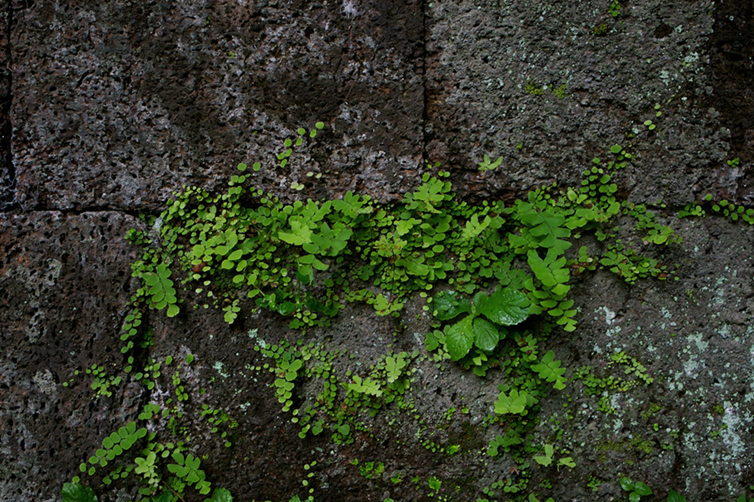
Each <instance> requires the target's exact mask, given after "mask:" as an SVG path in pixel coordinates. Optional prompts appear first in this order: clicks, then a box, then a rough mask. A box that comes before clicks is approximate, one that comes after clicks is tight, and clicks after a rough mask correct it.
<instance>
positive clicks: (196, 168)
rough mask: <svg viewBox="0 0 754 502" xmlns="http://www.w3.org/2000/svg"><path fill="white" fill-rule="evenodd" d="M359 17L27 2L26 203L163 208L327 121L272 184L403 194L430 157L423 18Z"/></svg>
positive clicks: (338, 11)
mask: <svg viewBox="0 0 754 502" xmlns="http://www.w3.org/2000/svg"><path fill="white" fill-rule="evenodd" d="M348 5H350V7H348ZM348 5H346V6H345V7H344V5H341V4H340V3H327V2H326V3H324V4H316V3H315V4H308V5H307V4H304V3H301V2H282V1H272V2H267V1H262V2H220V3H205V2H189V3H178V4H166V3H149V2H105V3H102V2H88V3H87V2H85V3H83V4H77V5H76V6H75V7H74V6H72V5H69V4H58V5H57V6H56V4H49V3H39V4H36V5H34V6H33V7H30V8H22V5H21V4H19V5H18V6H17V9H16V10H15V11H14V19H15V22H14V30H13V33H12V39H11V44H10V45H11V51H12V59H13V61H14V72H13V73H14V74H13V96H14V99H13V105H12V115H13V122H14V124H15V126H14V132H13V152H14V154H13V155H14V157H13V162H14V166H15V169H16V171H17V180H18V190H17V192H16V198H17V201H18V203H19V204H20V205H21V207H22V208H24V209H25V210H29V209H60V210H68V209H75V210H80V209H82V208H93V207H100V208H112V209H121V210H141V209H145V208H149V209H152V210H156V209H158V208H159V207H160V206H161V205H162V203H163V202H164V200H165V199H166V198H167V197H168V196H169V195H170V193H171V192H172V191H174V190H176V189H178V188H180V187H181V186H182V185H184V184H190V185H201V186H205V187H208V188H212V187H213V186H214V185H215V184H217V183H224V182H225V179H226V177H227V175H228V173H230V172H232V171H233V169H235V165H236V164H237V163H239V162H253V161H256V160H262V161H267V162H270V163H271V162H272V161H273V154H274V153H277V151H278V150H279V149H280V145H279V138H281V137H283V136H286V135H292V134H293V131H295V129H296V128H297V127H301V126H302V125H303V126H305V127H309V128H311V127H313V126H314V122H315V121H317V120H323V121H326V122H327V123H328V124H329V125H330V130H331V133H330V134H331V138H330V139H331V141H330V142H328V144H329V148H327V149H326V151H321V152H318V154H317V155H316V156H315V158H313V159H310V160H309V162H307V165H306V166H299V167H294V168H293V169H288V170H282V169H281V170H280V171H279V172H278V173H277V174H276V175H275V176H274V177H273V178H272V179H270V180H265V181H267V182H268V183H270V184H271V185H272V186H275V187H278V186H279V187H280V188H285V187H288V186H290V184H291V183H292V182H293V181H300V182H307V178H306V176H305V173H306V172H307V171H309V170H315V171H321V172H323V173H325V172H327V173H330V174H329V175H328V177H327V178H329V179H330V180H331V181H330V184H331V185H333V186H330V187H328V183H327V182H325V183H323V184H322V186H321V187H318V188H316V189H314V190H313V192H314V193H317V192H319V195H331V194H333V193H335V194H337V193H340V192H341V191H342V189H343V187H345V188H350V189H352V190H359V191H362V192H363V191H369V192H372V193H373V194H374V195H376V196H379V197H380V198H391V197H393V198H395V197H398V195H399V192H401V190H402V188H401V177H402V176H404V175H405V172H406V171H408V172H412V171H414V170H415V169H416V167H417V165H418V164H419V163H420V158H421V140H422V135H421V124H422V119H423V117H422V105H423V87H422V82H421V78H420V77H421V68H422V46H423V41H422V39H421V34H422V32H421V30H416V29H414V28H415V27H416V26H421V24H422V18H421V10H420V5H419V3H418V2H389V1H388V2H382V1H377V2H374V3H359V4H358V5H357V4H355V3H348ZM327 178H326V179H327ZM308 184H309V186H310V187H311V182H308Z"/></svg>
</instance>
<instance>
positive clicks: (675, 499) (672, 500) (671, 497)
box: [667, 488, 746, 502]
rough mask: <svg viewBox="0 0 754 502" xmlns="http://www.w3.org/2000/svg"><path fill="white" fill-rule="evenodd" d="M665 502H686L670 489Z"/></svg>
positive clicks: (681, 496) (684, 498)
mask: <svg viewBox="0 0 754 502" xmlns="http://www.w3.org/2000/svg"><path fill="white" fill-rule="evenodd" d="M667 502H688V501H687V500H686V497H684V496H683V495H681V494H680V493H678V492H677V491H675V490H673V489H672V488H671V489H670V492H669V493H668V500H667ZM744 502H746V497H744Z"/></svg>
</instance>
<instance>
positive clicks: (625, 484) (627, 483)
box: [620, 476, 634, 492]
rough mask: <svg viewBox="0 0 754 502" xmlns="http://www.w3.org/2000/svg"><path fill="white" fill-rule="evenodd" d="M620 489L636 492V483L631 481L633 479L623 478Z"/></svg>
mask: <svg viewBox="0 0 754 502" xmlns="http://www.w3.org/2000/svg"><path fill="white" fill-rule="evenodd" d="M620 487H621V488H623V489H624V490H626V491H627V492H632V491H634V482H633V480H631V478H627V477H625V476H624V477H622V478H620Z"/></svg>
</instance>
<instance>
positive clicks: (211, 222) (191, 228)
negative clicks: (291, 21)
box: [64, 123, 738, 502]
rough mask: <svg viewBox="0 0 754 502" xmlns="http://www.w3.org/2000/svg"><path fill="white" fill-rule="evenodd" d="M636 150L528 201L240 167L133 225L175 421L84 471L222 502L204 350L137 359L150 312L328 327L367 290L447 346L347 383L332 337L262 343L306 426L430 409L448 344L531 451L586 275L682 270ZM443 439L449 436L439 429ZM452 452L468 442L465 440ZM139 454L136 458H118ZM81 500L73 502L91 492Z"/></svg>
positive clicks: (115, 448)
mask: <svg viewBox="0 0 754 502" xmlns="http://www.w3.org/2000/svg"><path fill="white" fill-rule="evenodd" d="M322 128H323V124H322V123H317V125H316V127H315V128H313V129H312V130H311V131H308V132H307V131H306V130H304V129H299V130H298V131H297V133H298V136H297V137H296V138H295V139H287V140H286V141H285V143H284V147H285V148H284V150H283V151H282V152H281V153H280V154H279V155H278V160H279V161H280V163H279V164H278V166H277V167H276V169H285V168H286V166H287V164H288V162H289V161H290V159H291V156H292V153H293V151H294V149H295V148H299V147H301V146H302V145H303V144H304V141H305V140H306V139H307V138H313V137H315V136H316V133H317V131H318V130H321V129H322ZM631 158H632V155H631V153H630V151H629V149H627V148H624V147H623V146H621V145H614V146H613V147H612V148H611V149H610V158H609V159H608V160H607V161H602V160H601V159H597V158H595V159H594V161H593V163H592V165H591V166H590V167H589V168H588V169H586V170H585V171H584V173H583V181H582V183H581V185H580V186H577V187H566V188H561V187H559V186H558V185H557V184H555V183H553V184H552V185H549V186H546V187H543V188H540V189H536V190H533V191H531V192H530V193H529V194H528V196H527V197H526V199H524V200H517V201H515V202H514V203H513V204H510V205H506V204H504V203H503V202H502V201H493V202H488V201H484V202H482V204H480V205H471V204H468V203H467V202H464V201H461V200H459V199H458V197H457V196H456V195H455V193H454V192H453V190H452V184H451V183H450V181H449V180H448V179H449V177H450V173H448V172H446V171H442V170H440V169H439V166H438V165H430V164H426V165H425V171H426V172H425V174H423V175H422V178H421V179H422V183H421V184H420V185H419V186H418V187H417V188H416V190H414V191H412V192H410V193H407V194H406V195H405V197H404V199H403V200H402V202H401V203H398V204H380V203H378V202H377V201H375V200H374V199H372V198H370V197H369V196H366V195H357V194H353V193H351V192H348V193H346V194H345V196H344V197H343V198H342V199H336V200H325V201H315V200H311V199H306V200H295V201H293V202H285V201H283V200H281V199H280V198H278V197H276V196H274V195H272V194H268V193H265V192H264V191H263V190H261V189H259V188H255V187H254V186H253V182H254V179H255V174H254V173H256V172H258V171H259V170H260V169H261V163H259V162H257V163H254V164H253V165H252V169H251V172H249V166H248V165H247V164H239V165H238V173H237V174H235V175H233V176H232V177H231V179H230V180H229V183H228V188H227V190H226V191H225V192H224V193H221V194H211V193H209V192H207V191H205V190H203V189H201V188H196V187H186V188H184V190H182V191H181V192H180V193H177V194H175V197H174V198H173V199H171V200H169V201H168V203H167V206H168V207H167V209H166V210H165V211H164V212H163V213H162V214H161V215H160V217H159V218H157V219H153V220H152V221H150V224H152V226H153V228H154V229H155V233H154V234H152V235H150V234H147V233H142V232H140V231H137V230H135V229H134V230H131V231H129V233H128V235H127V236H126V237H127V239H128V240H129V241H130V242H132V243H133V244H135V245H139V246H142V247H143V249H144V251H143V254H142V256H141V258H140V259H139V260H137V261H136V262H135V263H134V264H133V267H132V268H133V275H134V276H135V277H137V278H139V279H140V281H141V287H140V288H139V289H138V291H137V292H136V293H135V294H134V296H133V297H132V298H131V302H130V306H129V312H130V313H129V314H128V316H127V317H126V323H125V324H124V326H123V332H122V335H121V340H122V342H123V346H122V353H123V354H124V357H126V358H127V361H128V365H127V366H126V367H125V368H124V372H125V373H126V374H127V375H130V376H131V378H132V379H133V380H136V381H140V382H141V383H142V384H144V385H145V387H146V388H147V389H148V390H150V389H152V388H153V387H154V382H155V381H156V380H157V379H159V378H160V377H161V376H162V374H163V373H165V374H167V372H166V369H167V368H168V367H170V366H171V365H174V366H175V367H176V370H175V372H174V373H172V382H173V388H174V391H175V401H173V400H172V398H171V399H169V400H168V401H166V402H163V403H157V402H150V403H149V404H147V405H145V407H144V409H143V411H142V413H141V414H140V415H139V421H140V422H141V423H142V424H148V423H150V421H154V422H152V423H153V424H154V425H157V424H166V425H167V426H166V427H155V430H160V429H161V430H164V431H169V434H167V432H160V433H150V434H146V429H145V427H144V425H142V426H141V427H137V426H136V425H135V424H134V423H133V422H132V423H130V424H128V425H127V426H125V431H126V436H122V435H121V434H120V432H119V431H120V430H119V431H117V432H114V433H113V434H112V435H111V436H109V437H108V438H107V439H106V440H105V441H107V443H105V442H103V448H101V449H98V450H97V453H96V454H95V455H94V456H92V457H91V458H90V459H89V464H91V466H88V465H87V464H86V462H84V463H82V469H81V472H82V475H87V476H92V475H94V474H95V471H97V469H100V470H103V469H106V468H107V467H108V466H109V467H110V468H111V470H110V471H108V472H109V473H108V474H106V475H105V477H103V478H101V479H102V484H103V485H105V486H109V485H110V484H111V483H115V482H119V483H122V481H120V480H122V479H124V478H126V477H128V476H132V477H133V478H135V479H136V480H137V481H138V485H139V489H138V495H139V496H140V497H141V498H142V500H152V501H159V502H167V501H168V500H170V501H175V500H182V497H183V495H184V493H185V492H186V490H187V489H195V490H197V491H198V492H199V493H200V494H202V495H207V496H209V494H210V493H212V498H211V499H207V500H212V501H213V502H220V501H223V502H225V501H227V500H230V498H228V497H231V496H230V494H229V493H227V490H224V489H221V488H218V489H215V490H214V491H213V492H212V491H211V490H212V489H211V483H210V482H209V481H208V480H207V479H206V476H205V474H204V472H203V470H202V469H201V460H200V459H199V458H198V457H196V456H194V455H193V454H192V453H190V449H189V446H188V444H187V441H183V440H177V439H175V437H176V436H178V437H180V436H181V435H182V432H181V431H182V430H184V429H182V426H181V425H180V424H181V419H182V408H181V403H182V402H185V401H186V400H187V399H190V397H189V395H188V394H187V393H186V391H185V389H184V387H183V386H182V385H181V378H180V374H181V368H186V367H187V366H188V365H190V364H191V362H192V361H191V360H190V359H189V358H187V359H186V361H185V362H183V363H180V364H179V363H178V362H177V361H173V358H172V357H168V358H167V359H165V360H161V361H156V360H152V359H150V358H147V359H146V362H143V363H137V361H136V360H135V358H134V354H135V351H136V350H137V349H139V348H143V349H147V350H148V349H149V347H150V345H151V334H150V332H149V328H148V326H145V323H144V322H143V320H144V319H145V314H146V312H147V311H148V310H154V311H165V313H166V315H167V316H168V317H175V316H179V315H180V314H181V312H182V311H184V310H186V309H190V308H200V307H205V308H209V307H210V306H211V307H214V308H217V309H222V310H223V312H224V319H225V321H226V322H228V323H230V324H232V323H233V322H235V321H236V319H237V318H238V316H239V315H241V312H242V310H243V309H246V308H248V307H247V306H248V305H251V308H252V309H266V310H271V311H273V312H276V313H277V314H279V315H281V316H285V317H287V318H288V319H289V326H290V328H291V329H295V330H300V332H301V335H302V339H303V337H305V335H306V332H307V330H308V329H309V328H311V327H314V326H328V325H329V323H330V322H331V320H332V319H333V318H334V317H336V316H337V315H338V312H339V311H341V310H342V309H343V308H344V307H345V306H346V304H347V303H349V302H365V303H367V304H369V305H371V306H372V307H373V308H374V310H375V312H376V314H377V315H392V316H396V317H399V316H400V315H401V312H402V310H403V308H404V305H405V304H406V303H407V302H410V301H415V302H419V303H420V304H421V305H422V308H423V309H424V310H425V311H426V312H428V313H431V314H432V315H433V318H434V323H433V325H432V330H431V332H429V333H427V334H426V337H425V345H426V348H427V350H428V351H429V353H430V354H433V355H430V356H427V355H424V356H420V355H419V354H418V353H414V354H408V353H405V352H401V353H397V354H396V353H391V354H386V355H385V356H383V358H381V359H380V361H379V362H378V364H377V365H376V366H375V367H374V368H373V369H372V371H371V372H370V373H365V374H356V373H351V372H349V373H348V377H349V380H347V381H341V382H337V381H335V375H334V373H333V364H334V359H335V356H334V355H333V354H332V353H329V352H328V351H326V350H325V349H324V348H322V347H319V346H314V345H313V344H310V345H302V346H299V347H295V346H288V345H286V344H282V345H280V346H274V347H268V346H266V345H265V344H263V343H261V344H260V345H259V346H258V350H259V351H260V352H261V353H262V355H263V356H265V357H268V358H271V359H272V360H274V363H275V364H274V367H270V368H269V371H272V372H275V373H276V376H277V378H276V380H275V383H274V387H275V396H276V397H277V398H278V400H279V401H280V403H281V404H282V405H283V411H285V412H290V413H291V415H292V421H293V422H295V423H297V424H298V425H299V426H300V427H301V433H300V436H301V437H302V438H305V437H307V435H309V434H311V435H319V434H321V433H324V432H325V431H327V433H328V434H330V435H332V438H333V440H334V441H335V442H336V443H342V442H346V443H348V442H352V441H353V439H354V436H353V432H354V431H355V430H359V429H360V428H363V427H365V425H364V422H363V421H361V420H360V419H359V416H360V415H359V414H360V413H362V412H363V413H366V414H369V415H372V416H374V414H376V413H378V412H379V410H380V409H383V408H385V407H388V406H396V407H397V408H398V409H400V410H402V411H405V412H408V413H411V414H413V413H414V412H415V411H416V410H415V408H414V407H413V404H412V403H411V402H410V400H407V399H406V395H407V393H408V392H409V391H410V390H411V380H412V378H411V375H413V373H414V372H415V371H416V369H415V367H414V366H413V365H414V364H415V362H416V361H417V358H420V357H424V358H426V357H434V358H435V360H436V361H442V360H445V359H451V360H452V361H454V362H455V363H456V364H459V365H460V366H462V367H464V368H467V369H471V370H473V372H474V373H475V374H476V375H477V376H479V377H484V378H494V379H495V380H496V381H498V382H499V386H498V390H499V394H498V397H497V400H496V401H495V402H494V403H493V405H494V411H495V413H494V415H492V416H491V417H489V420H488V423H491V422H494V421H497V422H499V423H500V424H501V425H502V430H501V434H500V435H498V436H497V437H496V438H495V439H494V440H493V441H492V443H491V444H490V445H489V447H488V448H487V453H488V454H489V455H490V456H497V455H500V454H501V453H502V451H506V452H512V453H513V454H514V455H518V456H519V457H520V456H522V455H528V454H529V453H528V451H529V450H527V448H531V444H527V440H526V431H527V430H528V428H530V427H531V424H532V422H531V421H528V420H527V417H531V416H534V415H536V413H537V411H538V409H539V405H540V402H541V400H542V399H545V398H546V395H547V393H548V392H550V391H549V387H552V388H554V389H555V390H561V389H563V388H564V387H565V384H566V382H567V379H566V376H565V374H566V370H565V368H563V367H562V366H561V363H560V361H558V360H557V359H556V354H555V352H554V351H552V350H549V351H547V352H545V353H543V354H542V353H541V352H544V351H542V350H541V343H542V342H543V341H544V340H545V339H546V338H547V337H549V336H551V335H553V334H555V333H559V334H560V336H563V335H564V334H567V333H570V332H573V331H574V330H576V329H577V327H578V309H577V308H576V307H575V300H574V298H573V297H572V291H571V285H570V282H571V279H572V278H573V277H575V276H578V275H581V274H584V273H587V272H588V271H593V270H596V269H597V268H602V269H605V270H609V271H611V272H613V273H615V274H616V275H618V276H620V277H621V278H622V279H623V280H625V281H626V282H628V283H633V282H635V281H636V280H638V279H640V278H647V277H655V278H658V279H666V278H667V277H669V276H670V275H672V271H671V270H669V269H668V268H667V266H666V265H663V264H662V263H661V262H660V261H658V260H657V259H655V258H652V257H649V256H645V255H644V254H643V253H642V251H641V250H642V249H644V248H645V246H646V245H649V244H651V245H656V246H666V245H669V244H672V243H675V242H679V240H680V239H679V238H678V237H677V236H676V235H675V233H674V232H673V230H672V228H670V227H668V226H665V225H662V224H660V223H659V222H658V221H657V219H656V217H655V215H654V214H653V212H652V210H651V208H650V207H648V206H646V205H637V204H632V203H630V202H627V201H620V200H618V199H617V197H616V193H617V191H618V188H617V185H616V183H615V181H614V179H613V178H614V176H615V174H616V173H617V172H618V171H619V170H621V169H623V168H625V167H626V164H627V163H628V162H630V161H631ZM499 164H500V159H498V161H496V162H494V163H492V162H491V161H490V160H489V158H486V159H485V161H484V162H483V163H482V164H480V169H481V170H491V169H495V168H497V167H498V166H499ZM294 189H295V187H294ZM690 211H694V209H693V208H691V209H690ZM736 214H738V213H736ZM616 220H621V221H633V222H634V225H633V232H632V235H631V236H629V238H628V239H626V238H623V239H621V238H620V236H619V235H618V232H617V231H616V230H615V224H616ZM587 236H589V239H588V240H589V242H591V244H587V243H586V241H587V239H586V237H587ZM594 243H598V244H597V245H595V244H594ZM189 289H191V290H193V292H194V294H195V295H197V296H199V297H200V298H201V300H199V301H197V302H196V303H194V304H193V305H188V304H187V303H188V302H186V301H185V300H184V298H185V292H186V291H187V290H189ZM260 340H261V338H260ZM191 357H192V359H193V356H191ZM139 359H141V358H139ZM256 370H257V371H261V370H262V368H261V367H256ZM171 371H172V369H171ZM304 377H306V378H308V379H313V378H314V379H316V378H319V379H321V380H322V382H323V392H322V394H321V395H319V396H317V397H316V399H310V400H306V401H305V403H304V404H303V405H302V406H301V407H299V408H294V407H293V402H294V400H293V398H292V397H293V395H294V393H295V392H296V391H297V383H298V382H300V381H301V380H302V379H303V378H304ZM359 408H360V409H359ZM205 411H207V415H209V416H211V417H212V418H211V419H210V420H214V421H215V422H212V423H214V425H215V427H214V430H218V427H217V426H219V425H220V424H225V425H224V427H226V430H225V431H224V432H223V433H222V436H223V438H226V446H230V445H231V442H230V441H229V440H228V439H227V438H229V437H230V436H228V434H229V433H230V434H231V435H232V433H231V429H232V427H233V425H232V424H233V421H232V420H230V419H229V417H227V416H225V417H224V418H223V417H222V415H218V414H217V412H218V410H214V412H213V410H205ZM129 427H130V428H131V429H133V430H131V432H128V431H129V430H130V429H129ZM141 431H144V432H145V433H143V434H142V433H141ZM159 434H167V436H170V437H166V438H159V437H158V435H159ZM124 441H125V443H124ZM124 444H127V445H128V446H129V447H128V448H125V447H124ZM134 445H138V446H137V447H136V448H135V449H132V447H133V446H134ZM426 446H427V447H428V448H429V449H433V451H435V450H437V449H438V446H437V445H434V443H431V444H430V443H427V444H426ZM547 446H549V447H550V450H546V451H545V455H544V456H540V457H537V458H540V459H551V458H552V445H547ZM442 450H443V451H444V452H445V453H448V454H454V453H455V452H457V451H458V449H457V447H455V446H453V445H450V446H448V447H447V448H442ZM132 451H136V452H137V453H136V454H130V452H132ZM547 451H550V455H549V456H548V455H547ZM563 458H567V459H569V460H568V461H562V462H561V464H558V465H563V466H568V467H572V465H571V464H572V463H573V462H572V460H571V459H570V457H563ZM121 459H125V460H127V462H125V463H121V464H118V462H117V461H118V460H121ZM538 462H539V461H538ZM543 462H544V460H543ZM540 463H541V462H540ZM113 464H117V467H114V468H113ZM96 465H99V467H98V468H95V466H96ZM85 485H86V483H82V481H81V479H78V478H77V479H74V480H73V483H72V484H70V485H67V486H68V488H66V490H69V491H70V490H79V491H80V490H84V491H86V490H90V491H91V489H89V488H86V486H85ZM524 486H525V485H524ZM507 491H509V492H515V489H513V488H511V489H510V490H507ZM64 493H65V492H64ZM71 493H73V492H71ZM77 493H79V492H78V491H77ZM86 493H87V494H88V493H89V491H87V492H86ZM92 494H93V492H92ZM71 497H73V495H70V496H68V499H66V500H67V501H73V500H79V499H77V498H71ZM223 497H225V498H223ZM80 500H89V499H80Z"/></svg>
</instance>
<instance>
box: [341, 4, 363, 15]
mask: <svg viewBox="0 0 754 502" xmlns="http://www.w3.org/2000/svg"><path fill="white" fill-rule="evenodd" d="M343 14H345V15H346V16H347V17H356V16H358V15H359V11H358V10H356V5H354V2H353V0H343Z"/></svg>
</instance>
